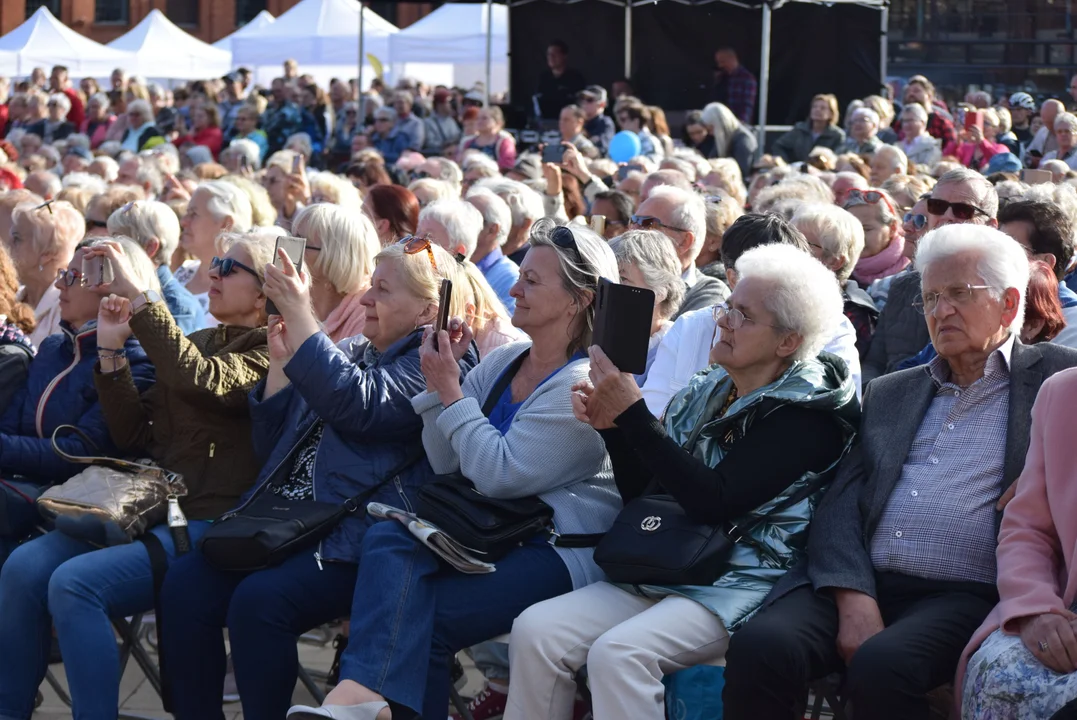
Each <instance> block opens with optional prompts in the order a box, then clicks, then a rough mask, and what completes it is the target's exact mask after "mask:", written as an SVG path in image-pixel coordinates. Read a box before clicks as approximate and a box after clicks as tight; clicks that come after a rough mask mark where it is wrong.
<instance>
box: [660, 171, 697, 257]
mask: <svg viewBox="0 0 1077 720" xmlns="http://www.w3.org/2000/svg"><path fill="white" fill-rule="evenodd" d="M654 198H662V199H664V200H667V201H669V202H670V203H672V205H673V213H672V215H671V216H670V220H671V221H672V224H674V225H676V226H677V227H681V228H684V229H685V230H690V231H692V240H693V242H692V252H693V257H694V256H695V255H698V254H699V251H700V250H701V249H702V248H703V242H704V241H705V240H706V239H707V204H706V203H705V202H703V198H702V197H701V196H700V195H699V194H697V193H694V192H690V191H688V190H682V189H680V188H678V187H673V186H672V185H659V186H658V187H656V188H654V189H653V190H651V194H650V195H649V196H648V197H647V199H648V200H652V199H654Z"/></svg>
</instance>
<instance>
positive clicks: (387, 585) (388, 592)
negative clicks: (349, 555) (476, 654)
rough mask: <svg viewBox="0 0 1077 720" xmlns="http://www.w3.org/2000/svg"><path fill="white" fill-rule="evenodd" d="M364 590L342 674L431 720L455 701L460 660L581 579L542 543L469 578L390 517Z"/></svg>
mask: <svg viewBox="0 0 1077 720" xmlns="http://www.w3.org/2000/svg"><path fill="white" fill-rule="evenodd" d="M355 588H356V590H355V596H354V600H353V602H352V615H351V622H352V625H351V641H350V642H349V643H348V649H347V650H345V651H344V654H343V656H342V658H341V667H340V676H341V678H347V679H349V680H354V681H356V682H358V683H360V684H361V685H363V686H365V687H367V688H369V689H371V690H373V691H375V692H377V693H379V694H381V695H382V696H384V697H385V698H386V699H388V700H390V701H392V702H394V703H399V704H400V705H403V706H405V707H407V708H409V709H411V710H413V711H415V712H418V713H420V714H421V715H422V717H423V718H440V717H442V716H444V715H445V710H446V708H447V707H448V705H449V682H450V680H449V667H450V666H449V663H450V661H451V660H452V657H453V656H454V655H455V654H456V653H458V652H459V651H460V650H462V649H464V648H466V647H470V646H472V645H475V644H476V643H480V642H482V641H484V640H489V639H490V638H492V637H496V636H498V635H503V634H505V633H507V632H509V631H510V630H512V621H513V620H515V619H516V616H517V615H519V614H520V613H521V612H523V611H524V610H526V609H527V608H528V607H530V606H531V605H534V604H535V603H538V602H542V601H543V600H548V599H549V598H552V597H556V596H558V595H563V594H564V593H567V592H571V590H572V578H571V576H570V575H569V572H568V568H566V567H565V563H564V562H563V561H562V560H561V557H560V556H559V555H558V554H557V551H556V550H554V549H553V548H552V547H550V545H549V544H548V543H546V542H545V541H542V540H535V541H533V542H531V543H528V544H526V545H524V546H522V547H520V548H517V549H516V550H514V551H512V552H511V553H509V554H508V555H507V556H505V557H504V558H502V559H501V560H499V561H498V562H497V572H493V573H489V574H487V575H465V574H463V573H459V572H457V571H455V570H453V569H452V568H451V567H448V566H446V565H443V564H442V563H441V561H440V560H438V558H437V556H436V555H434V553H432V552H430V551H429V550H428V549H427V548H426V546H424V545H423V544H422V543H420V542H419V541H418V540H416V539H415V538H414V537H413V536H412V535H411V533H409V532H408V531H407V529H406V528H405V527H404V526H403V525H401V524H400V523H398V522H394V521H387V522H381V523H378V524H377V525H374V526H373V527H372V528H370V529H369V530H367V533H366V536H365V537H364V538H363V555H362V558H361V559H360V565H359V578H358V580H357V581H356V584H355Z"/></svg>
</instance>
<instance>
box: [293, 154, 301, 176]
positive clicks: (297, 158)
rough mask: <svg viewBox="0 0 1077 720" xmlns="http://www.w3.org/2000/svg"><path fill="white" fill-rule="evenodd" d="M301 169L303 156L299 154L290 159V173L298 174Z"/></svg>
mask: <svg viewBox="0 0 1077 720" xmlns="http://www.w3.org/2000/svg"><path fill="white" fill-rule="evenodd" d="M302 167H303V156H302V155H300V154H299V153H296V154H295V157H294V158H292V172H293V173H297V172H299V170H300V168H302Z"/></svg>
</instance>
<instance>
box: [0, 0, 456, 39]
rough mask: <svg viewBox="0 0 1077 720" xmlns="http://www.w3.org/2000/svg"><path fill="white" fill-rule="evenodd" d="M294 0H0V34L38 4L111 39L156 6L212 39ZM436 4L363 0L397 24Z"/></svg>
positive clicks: (186, 27)
mask: <svg viewBox="0 0 1077 720" xmlns="http://www.w3.org/2000/svg"><path fill="white" fill-rule="evenodd" d="M298 2H299V0H0V35H3V34H6V33H8V32H11V31H12V30H14V29H15V28H16V27H18V26H19V25H21V24H22V23H23V21H24V20H26V18H27V17H29V16H30V15H32V14H33V12H34V11H35V10H37V9H38V8H39V7H41V6H45V7H47V8H48V9H49V11H50V12H52V14H53V15H55V16H56V17H58V18H59V19H60V21H61V22H63V23H64V24H65V25H67V26H68V27H71V28H73V29H75V30H77V31H78V32H80V33H82V34H83V35H87V36H89V37H90V38H92V39H94V40H96V41H97V42H100V43H107V42H111V41H112V40H115V39H116V38H118V37H119V36H120V35H123V34H124V33H125V32H127V31H128V30H130V29H131V28H132V27H134V26H135V25H137V24H138V22H139V21H140V20H142V18H144V17H146V15H148V14H149V13H150V11H151V10H154V9H157V10H160V11H161V12H163V13H164V14H165V15H167V16H168V19H169V20H171V21H172V22H174V23H176V24H177V25H179V26H180V27H182V28H183V29H184V30H186V31H188V32H189V33H191V34H192V35H194V36H195V37H197V38H199V39H200V40H204V41H206V42H210V43H212V42H216V41H217V40H220V39H221V38H222V37H224V36H225V35H228V34H229V33H231V32H232V31H234V30H235V29H236V28H237V27H239V26H241V25H243V24H244V23H246V22H248V21H249V20H250V19H251V18H253V17H254V16H255V15H257V14H258V13H259V12H261V11H262V10H268V11H269V12H270V13H272V14H273V15H274V16H279V15H281V14H282V13H284V12H285V11H286V10H288V9H289V8H291V7H292V6H293V5H295V4H296V3H298ZM439 4H440V3H436V2H433V3H421V2H406V3H396V2H385V1H382V2H378V1H377V0H375V1H374V2H368V3H367V5H368V7H370V8H371V9H373V10H374V11H376V12H377V13H378V14H380V15H381V16H382V17H385V18H386V19H388V20H389V21H390V22H391V23H393V24H394V25H396V26H397V27H406V26H407V25H409V24H411V23H413V22H415V21H416V20H418V19H419V18H421V17H422V16H424V15H426V14H427V13H429V12H430V11H431V10H432V9H433V7H434V6H436V5H439Z"/></svg>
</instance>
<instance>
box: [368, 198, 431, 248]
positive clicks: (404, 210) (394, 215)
mask: <svg viewBox="0 0 1077 720" xmlns="http://www.w3.org/2000/svg"><path fill="white" fill-rule="evenodd" d="M367 197H368V198H370V205H371V207H373V208H374V214H375V215H377V216H378V217H379V218H381V219H382V220H388V221H389V229H390V230H392V232H393V236H394V237H395V238H397V239H399V238H402V237H404V236H406V235H412V234H414V233H415V228H416V227H417V226H418V225H419V200H418V198H416V197H415V195H414V194H413V193H412V192H411V190H408V189H407V188H404V187H400V186H399V185H375V186H374V187H372V188H370V189H369V190H367Z"/></svg>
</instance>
